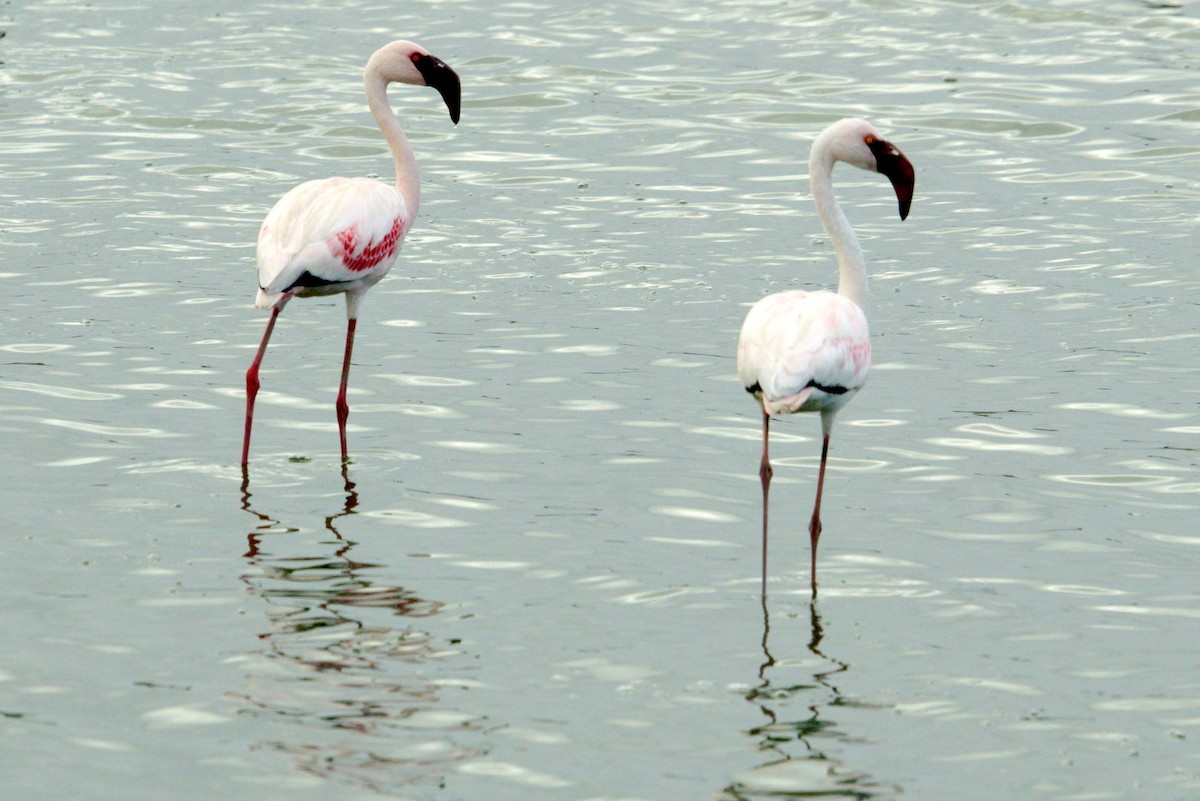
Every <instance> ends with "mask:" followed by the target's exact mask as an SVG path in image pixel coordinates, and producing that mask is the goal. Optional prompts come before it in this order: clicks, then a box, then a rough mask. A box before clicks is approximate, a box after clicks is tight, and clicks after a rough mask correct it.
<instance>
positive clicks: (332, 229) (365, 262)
mask: <svg viewBox="0 0 1200 801" xmlns="http://www.w3.org/2000/svg"><path fill="white" fill-rule="evenodd" d="M393 81H395V82H398V83H408V84H414V85H416V86H429V87H432V88H434V89H436V90H437V91H438V93H440V94H441V96H442V100H444V101H445V103H446V107H447V109H449V111H450V120H451V121H452V122H453V123H454V124H456V125H457V124H458V113H459V107H460V102H461V88H460V84H459V80H458V75H457V74H456V73H455V72H454V70H452V69H450V67H448V66H447V65H446V63H445V62H443V61H442V60H441V59H439V58H436V57H434V56H432V55H430V53H429V51H427V50H426V49H425V48H424V47H421V46H420V45H418V44H414V43H413V42H409V41H404V40H400V41H395V42H392V43H391V44H388V45H385V46H383V47H382V48H380V49H379V50H377V51H375V53H374V54H373V55H372V56H371V58H370V60H368V61H367V66H366V69H365V71H364V72H363V84H364V87H365V89H366V94H367V105H368V107H369V108H370V110H371V115H372V116H373V117H374V118H375V124H376V125H378V126H379V130H380V131H381V132H382V133H383V138H384V139H385V140H387V144H388V149H389V150H390V151H391V153H392V162H393V163H394V164H395V168H396V183H395V185H394V186H392V185H389V184H386V183H383V182H382V181H377V180H375V179H373V178H324V179H321V180H315V181H307V182H305V183H302V184H300V185H299V186H297V187H294V188H293V189H292V190H291V191H289V192H288V193H287V194H285V195H284V196H283V197H281V198H280V199H279V202H278V203H276V204H275V206H274V208H272V209H271V211H270V212H269V213H268V214H267V217H266V219H265V220H264V221H263V224H262V228H261V229H260V230H259V232H258V253H257V262H258V295H257V297H256V298H255V300H254V305H255V306H257V307H258V308H260V309H270V310H271V317H270V319H268V320H267V328H266V330H265V331H264V332H263V336H262V342H261V343H260V344H259V346H258V353H257V354H256V355H255V357H254V361H253V362H251V364H250V369H248V370H247V371H246V433H245V438H244V439H243V441H242V466H243V467H245V465H246V464H247V463H248V461H249V458H250V428H251V426H252V424H253V421H254V398H255V396H256V395H257V394H258V389H259V386H260V382H259V379H258V370H259V367H260V366H261V365H262V360H263V355H264V354H265V353H266V351H267V343H268V342H269V341H270V339H271V332H272V331H273V330H274V328H275V321H276V320H277V319H278V318H279V313H280V312H281V311H283V307H284V306H286V305H287V302H288V301H289V300H291V299H292V298H293V297H302V298H305V297H314V296H323V295H336V294H338V293H344V294H345V296H346V318H347V325H346V353H345V357H344V359H343V362H342V382H341V388H340V389H339V390H338V396H337V405H336V409H337V420H338V434H339V436H340V438H341V444H342V462H343V463H345V462H346V460H347V458H348V457H347V455H346V418H347V417H349V415H350V407H349V405H348V404H347V403H346V383H347V380H348V379H349V377H350V354H351V352H352V350H353V347H354V330H355V327H356V326H357V323H358V309H359V306H360V305H361V303H362V299H363V295H364V294H366V291H367V290H368V289H370V288H371V287H372V286H374V285H375V284H377V283H378V282H379V280H380V279H381V278H383V277H384V276H385V275H387V273H388V270H390V269H391V268H392V264H393V263H395V261H396V254H397V253H398V252H399V251H400V245H401V243H402V242H403V240H404V235H405V234H406V233H408V229H409V228H410V227H411V226H412V223H413V219H414V218H415V217H416V216H417V208H418V206H419V205H420V201H421V197H420V180H419V178H418V175H417V162H416V158H415V157H414V155H413V150H412V146H411V145H410V144H409V142H408V138H407V137H406V136H405V135H404V131H403V130H401V128H400V124H399V123H398V122H396V118H395V116H394V115H393V114H392V109H391V106H389V105H388V100H387V85H388V84H389V83H392V82H393Z"/></svg>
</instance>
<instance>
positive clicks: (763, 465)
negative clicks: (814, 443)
mask: <svg viewBox="0 0 1200 801" xmlns="http://www.w3.org/2000/svg"><path fill="white" fill-rule="evenodd" d="M770 429H771V415H769V414H767V410H766V408H765V407H764V408H763V450H762V461H761V462H759V465H758V478H759V480H760V481H761V482H762V597H763V601H764V602H765V601H766V598H767V493H768V491H769V490H770V487H771V476H773V475H775V471H774V470H773V469H772V468H771V460H770V459H769V458H768V456H767V440H768V438H769V434H770Z"/></svg>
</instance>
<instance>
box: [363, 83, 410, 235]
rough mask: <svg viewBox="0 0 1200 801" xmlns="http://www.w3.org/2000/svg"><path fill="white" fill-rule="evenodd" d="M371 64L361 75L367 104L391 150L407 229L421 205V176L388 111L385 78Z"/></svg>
mask: <svg viewBox="0 0 1200 801" xmlns="http://www.w3.org/2000/svg"><path fill="white" fill-rule="evenodd" d="M371 66H372V65H370V64H368V65H367V71H366V73H365V74H364V76H363V84H364V86H365V88H366V91H367V106H368V107H370V109H371V116H372V117H374V118H375V124H376V125H378V126H379V130H380V131H381V132H383V138H384V139H385V140H387V144H388V149H389V150H391V151H392V162H393V164H395V166H396V188H397V189H398V190H400V195H401V196H402V197H403V198H404V207H405V209H406V210H407V211H408V220H406V221H405V226H404V227H405V228H406V229H407V228H408V226H409V225H411V224H412V220H413V218H415V217H416V216H417V207H418V206H420V205H421V178H420V176H419V175H418V173H417V158H416V156H415V155H414V154H413V149H412V145H410V144H409V143H408V137H407V136H405V135H404V131H403V129H401V128H400V123H398V122H396V116H395V115H394V114H392V107H391V106H390V105H388V99H387V85H388V82H387V81H386V80H384V79H383V77H381V76H380V75H379V73H378V72H377V71H376V70H373V69H371Z"/></svg>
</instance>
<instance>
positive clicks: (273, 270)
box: [254, 178, 408, 309]
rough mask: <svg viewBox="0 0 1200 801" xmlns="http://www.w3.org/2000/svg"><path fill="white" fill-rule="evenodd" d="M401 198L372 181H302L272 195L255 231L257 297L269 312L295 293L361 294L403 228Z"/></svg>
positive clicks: (396, 248) (386, 264)
mask: <svg viewBox="0 0 1200 801" xmlns="http://www.w3.org/2000/svg"><path fill="white" fill-rule="evenodd" d="M407 220H408V214H407V211H406V209H405V206H404V197H403V196H402V195H401V194H400V191H399V190H398V189H396V187H394V186H391V185H389V184H385V183H383V182H382V181H377V180H374V179H372V178H325V179H323V180H318V181H306V182H305V183H302V184H300V185H299V186H297V187H295V188H294V189H292V190H291V191H290V192H288V193H287V194H286V195H284V196H283V197H282V198H280V199H279V202H278V203H276V204H275V207H274V208H272V209H271V211H270V213H269V214H267V218H266V220H264V221H263V224H262V228H261V229H260V230H259V232H258V257H257V260H258V287H259V288H258V296H257V297H256V298H255V300H254V305H256V306H257V307H258V308H260V309H270V308H272V307H273V306H274V305H275V304H276V303H278V302H279V301H280V299H281V298H282V297H283V295H284V294H285V293H288V292H292V293H293V294H294V295H296V296H298V297H311V296H314V295H333V294H337V293H340V292H350V293H353V292H364V291H366V290H367V289H369V288H371V287H372V286H374V285H375V284H376V283H378V281H379V280H380V279H381V278H383V277H384V276H385V275H387V273H388V270H390V269H391V268H392V265H393V264H395V262H396V256H397V255H398V254H399V252H400V246H401V244H403V241H404V234H405V233H406V231H407V228H408V226H407Z"/></svg>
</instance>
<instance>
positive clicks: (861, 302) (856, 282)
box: [808, 141, 868, 314]
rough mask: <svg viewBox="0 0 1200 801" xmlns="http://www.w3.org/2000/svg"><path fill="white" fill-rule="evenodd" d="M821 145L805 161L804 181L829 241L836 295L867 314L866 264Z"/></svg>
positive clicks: (826, 155)
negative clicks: (835, 270) (835, 271)
mask: <svg viewBox="0 0 1200 801" xmlns="http://www.w3.org/2000/svg"><path fill="white" fill-rule="evenodd" d="M821 144H825V143H824V142H821V141H818V145H817V146H814V147H813V151H812V157H811V158H809V160H808V179H809V182H810V184H811V185H812V193H813V200H815V201H816V204H817V216H818V217H820V218H821V225H822V226H824V228H825V232H826V233H828V234H829V239H830V241H832V242H833V250H834V252H835V253H837V262H838V289H837V291H838V294H839V295H843V296H845V297H847V298H849V299H850V300H852V301H854V302H855V303H857V304H858V307H859V308H860V309H862V310H863V313H864V314H865V313H866V312H867V303H868V300H867V265H866V262H865V261H864V260H863V253H862V248H861V247H860V246H859V244H858V237H857V236H855V234H854V229H853V228H851V227H850V221H849V220H847V219H846V214H845V212H843V211H842V207H841V205H839V204H838V202H837V198H836V197H834V195H833V164H834V160H833V156H832V154H830V153H829V149H828V148H827V147H822V146H820V145H821Z"/></svg>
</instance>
